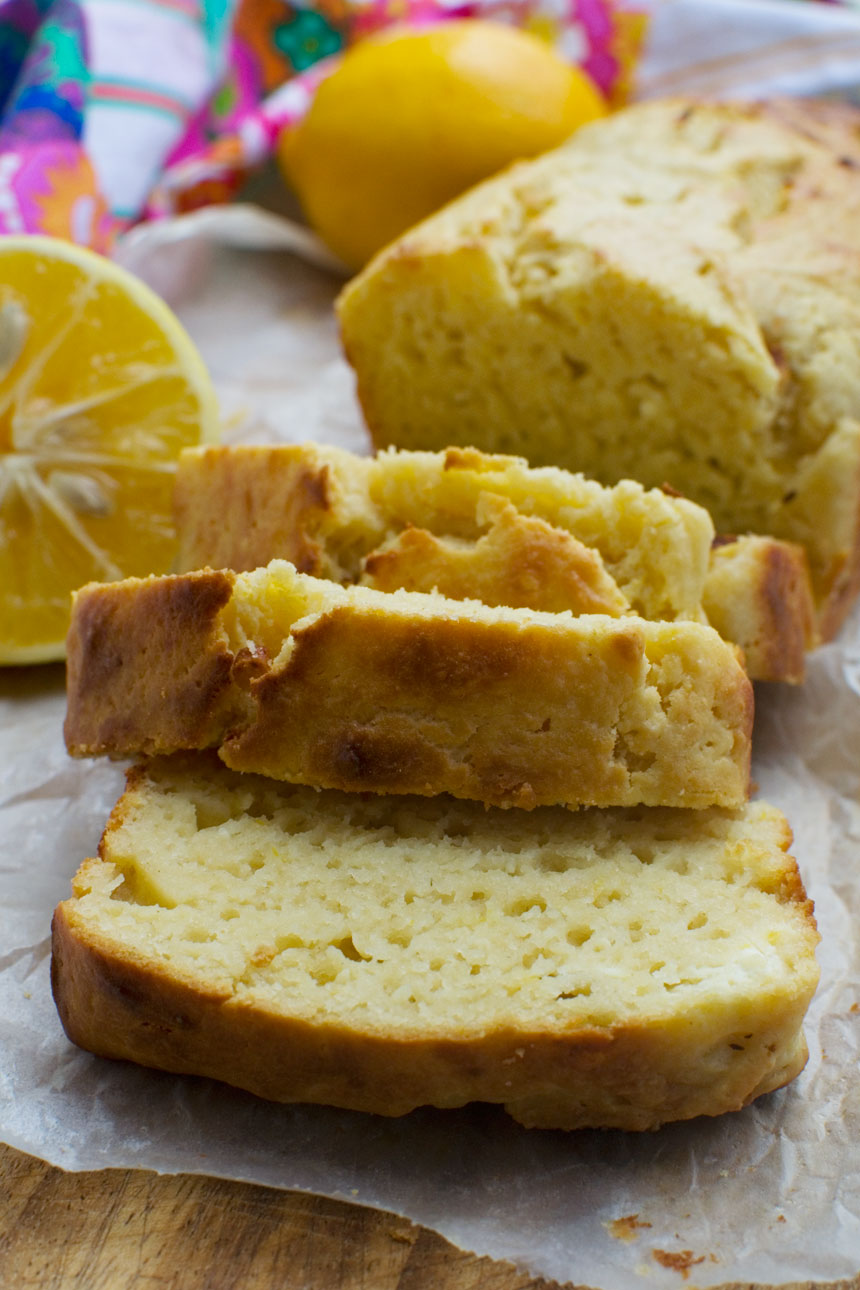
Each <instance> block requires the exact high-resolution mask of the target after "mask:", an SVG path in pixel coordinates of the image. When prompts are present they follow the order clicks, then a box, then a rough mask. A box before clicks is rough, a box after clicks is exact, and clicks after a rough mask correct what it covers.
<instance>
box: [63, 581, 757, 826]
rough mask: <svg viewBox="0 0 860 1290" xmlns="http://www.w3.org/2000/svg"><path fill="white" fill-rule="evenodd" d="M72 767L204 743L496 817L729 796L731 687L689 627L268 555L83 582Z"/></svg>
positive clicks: (740, 787)
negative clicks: (520, 604) (355, 575)
mask: <svg viewBox="0 0 860 1290" xmlns="http://www.w3.org/2000/svg"><path fill="white" fill-rule="evenodd" d="M67 688H68V711H67V717H66V724H65V735H66V743H67V746H68V748H69V751H70V752H71V753H72V754H73V755H76V756H89V755H93V754H96V753H109V754H111V755H114V756H128V755H130V754H136V753H147V754H152V753H167V752H176V751H180V750H182V749H189V748H198V749H199V748H206V747H218V748H219V750H220V755H221V757H222V759H223V760H224V761H225V763H226V764H227V765H229V766H231V767H233V768H234V769H236V770H245V771H258V772H260V773H262V774H266V775H271V776H273V777H274V778H276V779H284V780H289V781H292V782H294V783H304V784H313V785H316V786H319V787H324V788H341V789H351V790H359V791H361V790H372V791H374V792H379V793H387V792H393V793H420V794H427V795H432V794H434V793H440V792H450V793H452V794H453V795H454V796H456V797H465V798H472V799H474V800H477V801H480V802H485V803H490V804H494V805H498V806H520V807H526V808H531V807H534V806H537V805H541V804H555V803H559V804H563V805H567V806H578V805H595V806H611V805H633V804H636V803H639V802H646V803H648V804H650V805H672V806H690V807H702V806H710V805H727V806H736V805H739V804H740V803H741V802H742V801H743V800H744V799H745V797H746V794H747V790H748V783H749V758H750V734H751V726H752V713H753V702H752V687H751V685H750V682H749V680H748V678H747V677H746V675H745V673H744V671H743V668H742V667H741V665H740V662H739V660H738V657H737V652H736V651H735V650H734V648H733V647H732V646H730V645H727V644H726V643H725V642H724V641H723V640H721V638H720V637H719V636H718V635H717V633H716V632H715V631H714V630H713V629H712V628H710V627H705V626H702V625H700V624H698V623H688V622H678V623H663V622H660V623H653V622H648V621H646V620H645V619H641V618H631V617H623V618H611V617H609V616H606V615H597V614H595V615H585V616H582V617H574V616H572V615H571V614H541V613H537V612H534V611H531V610H523V609H503V608H489V607H487V606H485V605H481V604H478V603H477V602H475V601H453V600H446V599H445V598H444V597H442V596H434V595H421V594H418V593H415V592H405V591H400V592H394V593H386V592H381V591H375V590H371V589H370V588H367V587H340V586H337V585H336V584H335V583H332V582H328V581H324V580H321V579H318V578H312V577H310V576H308V575H305V574H300V573H297V572H296V570H295V568H294V567H293V566H292V565H290V564H287V563H286V562H284V561H273V562H272V564H270V565H269V566H267V568H265V569H258V570H256V571H255V572H253V573H245V574H232V573H228V572H226V571H222V572H212V571H203V572H199V573H191V574H181V575H176V576H174V577H167V578H155V577H154V578H149V579H143V580H139V579H129V580H127V581H125V582H119V583H109V584H95V583H93V584H90V585H89V586H87V587H85V588H83V589H82V590H81V591H79V592H78V593H77V595H76V597H75V601H74V606H73V611H72V623H71V628H70V631H69V638H68V687H67Z"/></svg>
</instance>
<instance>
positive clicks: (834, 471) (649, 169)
mask: <svg viewBox="0 0 860 1290" xmlns="http://www.w3.org/2000/svg"><path fill="white" fill-rule="evenodd" d="M858 167H860V114H858V113H857V112H856V110H852V109H850V108H847V107H846V108H844V109H843V110H842V111H841V112H839V111H837V112H834V111H833V110H832V109H825V110H824V115H823V116H822V115H821V112H820V109H818V108H816V107H815V106H813V105H810V104H806V105H804V107H803V108H798V107H795V108H794V110H793V111H786V110H784V109H780V108H778V107H777V108H775V107H774V106H773V105H756V106H754V107H750V106H744V105H738V104H726V103H695V102H680V101H667V102H648V103H642V104H638V105H636V106H634V107H632V108H630V109H628V110H626V111H624V112H619V113H616V114H614V115H613V116H610V117H608V118H606V119H605V120H603V121H599V122H595V123H593V124H591V125H588V126H585V127H584V128H583V129H582V130H580V131H578V132H577V133H576V134H575V135H574V136H573V138H572V139H571V140H570V141H569V142H568V143H566V144H565V145H563V146H562V147H561V148H560V149H558V150H556V151H555V152H553V153H550V154H547V155H546V156H544V157H540V158H537V159H536V160H534V161H532V162H527V163H524V164H522V165H519V166H515V167H514V168H512V169H511V170H509V171H507V172H506V173H505V174H503V175H501V176H500V177H498V178H495V179H492V180H490V181H488V182H487V183H485V184H482V185H480V186H478V187H477V188H475V189H473V190H472V191H471V192H469V193H467V194H466V195H465V196H463V197H462V198H460V199H458V200H457V201H455V202H453V203H451V204H450V205H449V206H447V207H446V208H445V209H444V210H443V211H441V212H440V213H439V214H438V215H435V216H433V217H432V218H431V219H429V220H427V221H426V222H425V223H423V224H421V225H419V226H418V227H417V228H415V229H413V230H411V231H409V232H408V233H406V234H404V236H403V237H402V238H400V239H399V240H398V241H396V242H394V243H393V244H392V245H391V246H390V247H388V248H387V249H386V250H385V251H383V252H381V253H380V255H379V256H377V258H376V259H375V260H374V261H373V262H372V263H371V264H370V265H369V266H368V268H367V269H365V270H364V272H363V273H361V274H360V275H359V276H358V277H357V278H356V279H354V281H353V282H352V283H350V284H349V285H348V286H347V287H346V289H345V290H344V292H343V295H342V297H341V300H340V306H339V309H340V319H341V326H342V332H343V340H344V346H345V349H346V353H347V356H348V357H349V359H350V361H351V363H352V364H353V366H354V367H355V369H356V374H357V378H358V391H359V396H360V399H361V402H362V406H363V408H364V412H365V416H366V418H367V422H368V425H369V427H370V430H371V433H372V435H373V440H374V443H375V444H376V446H377V447H385V446H387V445H390V444H395V445H397V446H398V447H402V448H421V449H428V448H445V447H447V446H448V445H450V444H471V445H474V446H475V447H478V448H482V449H485V450H487V451H497V452H499V451H500V452H515V453H521V454H522V455H523V456H525V457H527V458H528V459H529V461H531V462H533V463H534V464H535V465H557V466H566V467H569V468H570V469H572V470H582V471H584V472H585V473H586V474H588V475H591V476H594V477H595V478H597V479H600V480H602V481H603V482H604V483H614V482H615V481H616V480H619V479H623V478H631V479H638V480H640V481H641V482H642V483H643V484H645V485H652V486H659V485H661V484H663V483H668V484H670V485H671V486H672V487H674V488H676V489H678V490H679V492H681V493H683V494H684V496H686V497H690V498H692V499H693V500H694V501H697V502H699V503H701V504H702V505H703V506H705V507H706V508H707V509H708V510H709V512H710V514H711V515H712V517H713V520H714V523H715V525H716V526H717V529H718V530H720V531H722V532H724V533H736V534H745V533H759V534H768V535H772V536H774V537H778V538H782V539H785V540H787V541H790V542H795V543H798V544H800V545H802V546H803V547H805V549H806V551H807V553H808V556H809V561H810V567H811V573H812V580H813V586H814V589H815V595H816V600H817V606H818V614H819V627H820V631H821V633H822V635H823V636H824V637H825V638H826V637H827V636H829V635H831V634H832V633H833V632H834V631H835V630H836V629H837V627H838V626H839V623H840V621H841V620H842V618H843V617H844V614H845V612H846V610H847V608H848V606H849V605H850V603H851V601H852V599H853V597H854V596H855V595H856V592H857V588H858V585H860V542H858V533H860V233H858V230H860V171H858Z"/></svg>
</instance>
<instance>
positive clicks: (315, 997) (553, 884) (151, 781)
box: [52, 754, 818, 1129]
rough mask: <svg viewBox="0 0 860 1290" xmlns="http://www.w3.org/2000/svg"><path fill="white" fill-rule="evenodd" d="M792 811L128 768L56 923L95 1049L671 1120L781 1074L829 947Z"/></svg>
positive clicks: (576, 1113)
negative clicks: (535, 802)
mask: <svg viewBox="0 0 860 1290" xmlns="http://www.w3.org/2000/svg"><path fill="white" fill-rule="evenodd" d="M790 841H791V837H790V832H789V829H788V826H787V824H786V822H785V820H784V818H783V817H782V816H781V815H780V813H779V812H778V811H776V810H775V809H773V808H772V807H770V806H766V805H765V804H763V803H760V802H756V803H753V804H751V805H748V806H746V807H744V808H742V809H741V810H739V811H737V812H730V811H722V810H719V809H711V810H708V811H702V812H698V811H677V810H675V811H673V810H669V809H661V808H657V809H648V808H638V809H628V810H619V809H616V810H608V811H597V810H587V811H581V812H577V813H573V812H569V811H563V810H559V809H558V808H552V807H544V808H541V809H540V810H538V811H536V812H533V813H531V814H526V813H523V812H518V811H517V812H510V811H506V812H501V811H497V810H494V809H490V810H484V809H483V808H481V807H479V806H476V805H475V804H474V803H468V802H457V801H455V800H454V799H452V798H444V797H438V798H434V799H427V798H409V797H404V798H386V797H374V796H369V795H364V796H358V795H355V794H340V793H336V792H325V791H323V792H314V791H313V790H312V789H308V788H305V787H297V786H293V785H284V784H276V783H274V782H273V781H271V780H266V779H262V778H260V777H257V776H252V775H236V774H233V773H231V772H230V771H228V770H225V769H224V768H223V767H218V766H217V765H216V764H213V762H211V761H209V760H208V759H207V757H206V755H205V754H200V755H198V758H197V759H194V758H179V759H166V760H164V761H158V760H156V761H154V762H152V763H150V764H149V766H148V767H147V768H138V769H135V770H133V771H132V772H131V774H130V777H129V783H128V787H127V789H126V792H125V794H124V796H123V797H122V798H121V800H120V802H119V804H118V805H117V807H116V808H115V810H114V812H113V814H112V816H111V819H110V821H109V823H108V826H107V829H106V831H105V834H104V837H103V838H102V842H101V846H100V848H99V855H98V858H97V859H90V860H87V861H85V862H84V864H83V865H82V867H81V869H80V870H79V872H78V874H77V876H76V878H75V880H74V888H73V890H74V894H73V896H72V898H71V899H69V900H66V901H64V902H63V903H62V904H61V905H60V906H59V908H58V909H57V911H56V915H55V918H54V936H53V950H54V953H53V964H52V980H53V988H54V995H55V999H56V1002H57V1006H58V1009H59V1013H60V1017H61V1018H62V1021H63V1025H64V1026H65V1029H66V1032H67V1033H68V1035H69V1037H70V1039H72V1040H73V1041H74V1042H75V1043H77V1044H80V1045H81V1046H82V1047H84V1048H86V1049H89V1050H90V1051H92V1052H94V1053H98V1054H101V1055H103V1056H107V1057H114V1058H127V1059H129V1060H131V1061H135V1062H140V1063H143V1064H144V1065H147V1066H153V1067H159V1068H162V1069H165V1070H169V1071H178V1072H186V1073H193V1074H197V1075H206V1076H212V1077H214V1078H216V1079H220V1080H225V1081H227V1082H228V1083H230V1084H233V1085H237V1086H239V1087H240V1088H244V1089H248V1090H250V1091H251V1092H253V1093H256V1094H258V1095H260V1096H262V1097H266V1098H273V1099H276V1100H279V1101H286V1102H319V1103H326V1104H331V1105H335V1106H341V1107H348V1108H352V1109H355V1110H360V1111H370V1112H375V1113H377V1114H381V1115H402V1114H404V1113H406V1112H408V1111H410V1110H412V1109H413V1108H414V1107H417V1106H422V1105H428V1104H429V1105H432V1106H437V1107H457V1106H462V1105H464V1104H465V1103H467V1102H471V1101H476V1100H478V1101H483V1102H496V1103H501V1104H503V1105H504V1107H505V1109H506V1110H507V1111H508V1112H509V1113H510V1114H511V1115H512V1116H513V1117H514V1118H515V1119H516V1120H518V1121H520V1122H521V1123H522V1124H524V1125H527V1126H536V1127H544V1128H562V1129H575V1128H579V1127H583V1126H611V1127H615V1128H621V1129H654V1128H656V1127H657V1126H658V1125H660V1124H662V1123H664V1122H665V1121H668V1120H680V1119H687V1118H689V1117H692V1116H698V1115H716V1114H718V1113H721V1112H723V1111H730V1110H735V1109H737V1108H739V1107H741V1106H743V1105H744V1104H745V1103H747V1102H749V1101H751V1100H752V1099H753V1098H755V1097H758V1096H759V1095H760V1094H762V1093H767V1092H769V1091H770V1090H771V1089H775V1088H779V1087H780V1086H781V1085H783V1084H785V1083H787V1082H788V1081H789V1080H791V1079H792V1078H793V1077H794V1076H795V1075H796V1074H797V1073H798V1072H799V1071H800V1070H801V1069H802V1067H803V1065H804V1062H805V1060H806V1045H805V1043H804V1039H803V1034H802V1030H801V1023H802V1021H803V1017H804V1013H805V1012H806V1009H807V1006H808V1004H809V1001H810V998H811V996H812V994H813V991H814V989H815V985H816V980H817V975H818V973H817V968H816V963H815V957H814V949H815V945H816V942H817V940H818V936H817V933H816V929H815V922H814V919H813V916H812V906H811V904H810V903H809V901H808V900H807V899H806V895H805V893H804V890H803V886H802V883H801V880H800V878H799V876H798V872H797V868H796V865H795V862H794V860H793V859H792V858H791V856H790V855H789V854H788V847H789V845H790Z"/></svg>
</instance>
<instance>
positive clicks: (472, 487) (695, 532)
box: [175, 443, 815, 682]
mask: <svg viewBox="0 0 860 1290" xmlns="http://www.w3.org/2000/svg"><path fill="white" fill-rule="evenodd" d="M175 514H176V525H177V530H178V534H179V544H180V553H179V565H178V567H179V568H180V569H184V570H190V569H200V568H203V567H205V566H209V567H212V568H229V569H235V570H246V569H255V568H257V567H258V566H259V565H263V564H268V563H269V561H270V560H273V559H275V558H281V559H286V560H291V561H292V562H293V563H294V564H295V565H296V566H297V567H298V568H300V569H301V570H303V571H304V572H306V573H312V574H315V575H316V576H317V577H323V578H332V579H334V580H335V581H338V582H359V581H360V582H361V583H363V584H364V585H366V586H372V587H377V588H379V589H380V590H382V591H393V590H396V589H398V588H404V589H406V590H410V591H432V590H438V591H440V592H441V593H442V594H443V595H445V596H449V597H451V598H454V599H464V598H473V599H478V600H482V601H483V602H484V603H486V604H490V605H512V606H522V607H525V608H530V609H539V610H549V611H552V612H558V611H561V610H565V609H569V610H571V611H572V612H573V613H606V614H611V615H620V614H623V613H631V612H635V613H639V614H641V615H642V616H643V617H645V618H653V619H668V620H670V621H671V620H674V619H678V618H690V619H693V620H694V621H700V620H704V616H705V615H704V614H703V606H704V610H705V611H706V613H707V618H708V621H710V622H711V623H712V625H713V626H715V627H716V628H717V630H718V631H719V632H720V635H721V636H723V637H724V639H726V640H730V641H732V642H733V643H734V644H736V645H739V646H740V648H741V649H742V650H743V653H744V664H745V666H746V669H747V672H748V673H749V675H750V676H751V677H752V678H753V679H754V680H765V681H780V680H782V681H792V682H798V681H801V680H802V679H803V675H804V664H805V652H806V650H807V648H809V647H811V645H812V644H813V642H814V618H815V612H814V604H813V600H812V590H811V584H810V581H809V570H808V566H807V561H806V555H805V552H804V551H803V549H802V548H801V547H798V546H794V545H792V544H790V543H787V542H779V541H777V540H776V539H773V538H746V537H745V538H741V539H733V540H731V541H729V540H728V539H714V532H713V526H712V524H711V521H710V517H709V516H708V515H707V513H706V512H705V511H704V510H703V509H702V508H701V507H699V506H695V505H694V504H692V503H691V502H688V501H685V500H684V499H683V498H679V497H674V496H671V495H669V494H667V493H666V492H664V491H662V490H660V489H652V490H650V491H646V490H645V489H643V488H642V487H641V485H639V484H635V483H632V482H631V481H629V480H627V481H624V482H623V483H621V484H617V485H615V486H614V487H612V488H604V487H601V486H600V485H599V484H597V483H595V482H594V481H593V480H586V479H584V478H583V477H582V476H581V475H573V474H571V473H570V472H568V471H563V470H556V469H553V468H551V467H549V468H547V467H545V468H541V469H530V468H529V467H528V465H527V463H526V462H525V461H522V460H521V459H519V458H515V457H504V456H489V455H486V454H484V453H480V452H477V451H475V450H474V449H449V450H448V451H447V452H439V453H430V452H406V451H404V452H395V451H389V452H382V453H380V454H379V455H378V456H377V457H375V458H365V457H356V456H354V455H353V454H352V453H348V452H344V451H343V450H342V449H338V448H332V447H328V446H324V445H321V444H315V443H307V444H302V445H286V444H276V445H259V446H258V445H241V446H234V447H228V446H223V447H216V448H208V449H203V450H199V451H188V452H186V453H184V454H183V456H182V459H181V462H180V466H179V471H178V474H177V481H176V490H175ZM715 543H716V545H714V544H715Z"/></svg>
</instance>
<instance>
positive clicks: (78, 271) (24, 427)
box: [0, 237, 218, 663]
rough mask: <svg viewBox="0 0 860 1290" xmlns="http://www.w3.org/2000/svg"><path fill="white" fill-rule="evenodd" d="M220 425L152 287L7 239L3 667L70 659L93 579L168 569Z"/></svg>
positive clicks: (89, 261) (3, 243)
mask: <svg viewBox="0 0 860 1290" xmlns="http://www.w3.org/2000/svg"><path fill="white" fill-rule="evenodd" d="M217 430H218V414H217V404H216V399H215V392H214V390H213V389H212V384H211V382H210V380H209V376H208V374H207V371H206V368H205V367H204V365H203V360H202V359H201V357H200V355H199V354H198V352H197V350H196V349H195V347H194V345H193V343H192V341H191V340H190V338H189V337H188V335H187V334H186V332H185V331H184V329H183V327H182V326H181V324H180V323H179V321H178V319H177V318H176V317H175V316H174V315H173V313H172V312H171V311H170V309H169V308H168V307H167V305H166V304H165V303H164V302H163V301H162V300H160V299H159V298H158V297H157V296H156V295H154V294H153V292H151V291H150V290H149V288H148V287H146V286H144V284H143V283H142V282H140V281H139V280H138V279H137V278H135V277H134V276H133V275H132V274H130V273H128V272H126V271H125V270H124V269H121V268H119V267H118V266H117V265H115V264H113V263H111V261H110V260H106V259H104V258H103V257H101V256H99V255H96V254H94V253H93V252H91V251H85V250H82V249H81V248H80V247H77V246H74V245H72V244H71V243H68V242H61V241H55V240H54V239H52V238H46V237H4V238H0V663H39V662H45V661H47V660H50V659H59V658H62V657H63V656H64V651H65V635H66V629H67V627H68V622H69V607H70V602H71V593H72V592H73V591H74V590H75V589H76V588H77V587H80V586H82V585H83V583H85V582H90V581H93V580H97V581H101V582H106V581H113V580H114V579H117V578H124V577H128V576H131V575H145V574H148V573H164V572H166V571H167V570H168V569H169V568H170V566H171V563H172V561H173V558H174V553H175V539H174V532H173V524H172V519H171V495H172V491H173V478H174V473H175V469H176V461H177V458H178V456H179V453H180V452H181V450H182V449H183V448H185V447H187V446H189V445H192V444H196V443H199V442H201V441H205V440H209V439H213V438H215V437H216V436H217Z"/></svg>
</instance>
